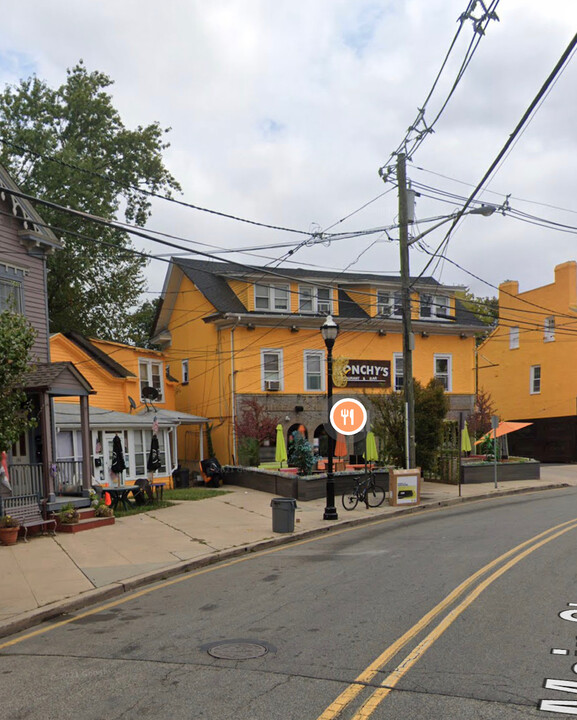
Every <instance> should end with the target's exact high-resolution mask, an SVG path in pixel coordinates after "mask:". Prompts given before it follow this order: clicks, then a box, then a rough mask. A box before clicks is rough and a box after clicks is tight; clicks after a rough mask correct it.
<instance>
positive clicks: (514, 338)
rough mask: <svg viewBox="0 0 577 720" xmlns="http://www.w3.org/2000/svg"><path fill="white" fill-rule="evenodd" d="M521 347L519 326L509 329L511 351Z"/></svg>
mask: <svg viewBox="0 0 577 720" xmlns="http://www.w3.org/2000/svg"><path fill="white" fill-rule="evenodd" d="M518 347H519V326H518V325H513V326H512V327H510V328H509V350H517V349H518Z"/></svg>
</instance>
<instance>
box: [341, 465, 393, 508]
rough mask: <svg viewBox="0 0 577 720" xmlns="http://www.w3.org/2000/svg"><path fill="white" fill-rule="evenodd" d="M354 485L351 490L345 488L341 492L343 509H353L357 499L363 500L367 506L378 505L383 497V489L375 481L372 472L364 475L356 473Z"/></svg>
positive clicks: (357, 501)
mask: <svg viewBox="0 0 577 720" xmlns="http://www.w3.org/2000/svg"><path fill="white" fill-rule="evenodd" d="M354 481H355V487H354V488H352V489H351V490H345V492H344V493H343V507H344V509H345V510H354V509H355V508H356V507H357V505H358V503H359V501H360V502H364V503H365V505H366V506H367V508H369V507H373V508H375V507H379V505H382V504H383V501H384V499H385V491H384V490H383V488H382V487H381V486H380V485H377V484H376V482H375V476H374V474H373V473H368V474H367V475H365V476H362V475H357V477H356V478H354Z"/></svg>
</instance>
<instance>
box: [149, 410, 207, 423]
mask: <svg viewBox="0 0 577 720" xmlns="http://www.w3.org/2000/svg"><path fill="white" fill-rule="evenodd" d="M155 415H156V417H157V418H158V422H159V423H160V424H161V425H162V424H163V421H164V424H165V425H166V424H171V425H204V423H206V422H208V418H205V417H200V416H199V415H189V414H188V413H185V412H180V411H179V410H165V409H163V408H162V409H161V408H157V409H156V410H141V411H140V412H139V413H137V416H138V417H144V418H146V419H147V422H152V420H153V419H154V416H155Z"/></svg>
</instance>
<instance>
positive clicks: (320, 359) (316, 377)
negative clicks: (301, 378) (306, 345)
mask: <svg viewBox="0 0 577 720" xmlns="http://www.w3.org/2000/svg"><path fill="white" fill-rule="evenodd" d="M304 362H305V390H313V391H314V390H321V391H323V390H324V389H325V382H324V380H325V373H324V372H323V365H324V353H323V352H321V351H319V350H305V354H304Z"/></svg>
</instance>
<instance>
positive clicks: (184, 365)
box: [182, 360, 188, 385]
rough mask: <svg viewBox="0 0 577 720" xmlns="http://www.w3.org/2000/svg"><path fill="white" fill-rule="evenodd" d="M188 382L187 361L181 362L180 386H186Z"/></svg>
mask: <svg viewBox="0 0 577 720" xmlns="http://www.w3.org/2000/svg"><path fill="white" fill-rule="evenodd" d="M187 382H188V360H183V361H182V384H183V385H186V383H187Z"/></svg>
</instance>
